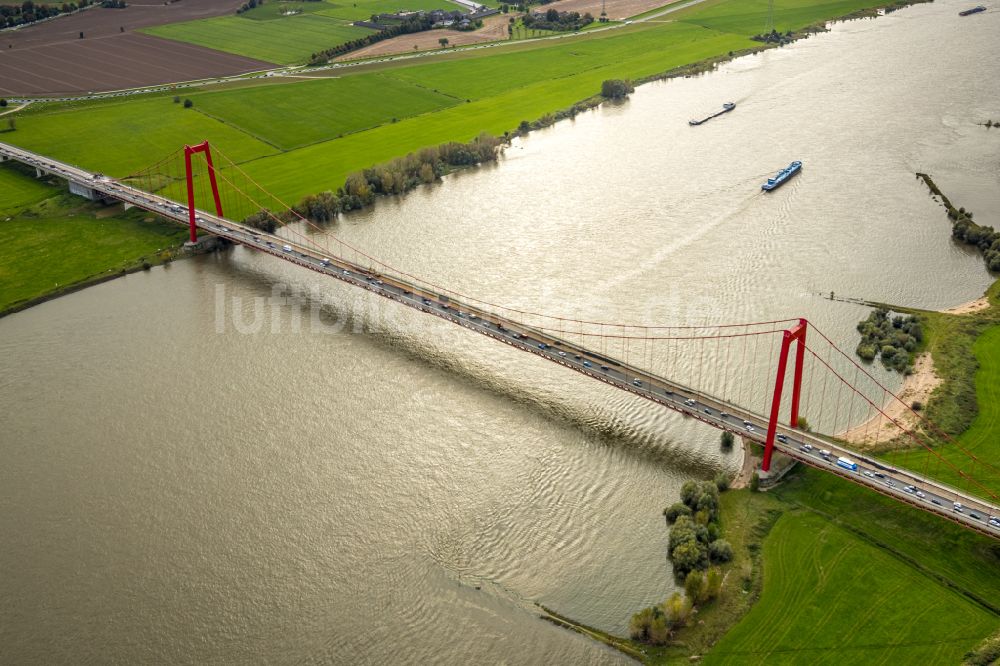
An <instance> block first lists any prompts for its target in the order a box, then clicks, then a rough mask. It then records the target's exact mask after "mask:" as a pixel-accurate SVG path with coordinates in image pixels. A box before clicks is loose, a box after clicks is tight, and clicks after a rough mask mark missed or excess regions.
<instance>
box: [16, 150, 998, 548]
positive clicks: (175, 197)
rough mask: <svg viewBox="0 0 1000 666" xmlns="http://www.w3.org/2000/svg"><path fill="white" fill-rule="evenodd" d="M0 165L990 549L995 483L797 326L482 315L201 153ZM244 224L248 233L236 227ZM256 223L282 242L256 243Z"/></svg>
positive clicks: (845, 357) (827, 344)
mask: <svg viewBox="0 0 1000 666" xmlns="http://www.w3.org/2000/svg"><path fill="white" fill-rule="evenodd" d="M202 155H203V156H204V160H201V159H199V157H200V156H202ZM0 157H2V158H3V159H13V160H17V161H19V162H22V163H24V164H28V165H30V166H33V167H34V168H35V169H36V170H37V171H38V173H39V175H41V174H42V173H48V174H54V175H57V176H59V177H61V178H65V179H66V180H67V181H69V183H70V187H71V190H72V191H74V192H76V193H78V194H82V195H84V196H90V197H91V198H103V199H109V200H118V201H121V202H124V203H125V204H126V205H129V206H136V207H139V208H143V209H145V210H149V211H152V212H154V213H156V214H158V215H160V216H163V217H165V218H168V219H171V220H174V221H176V222H178V223H182V224H186V225H187V226H188V227H189V229H190V233H191V241H192V242H197V241H198V234H199V232H206V233H208V234H211V235H213V236H217V237H221V238H225V239H227V240H229V241H231V242H233V243H239V244H242V245H244V246H246V247H248V248H252V249H254V250H256V251H259V252H265V253H268V254H271V255H273V256H275V257H278V258H280V259H282V260H284V261H287V262H291V263H293V264H296V265H298V266H301V267H303V268H307V269H309V270H312V271H315V272H317V273H320V274H322V275H324V276H327V277H330V278H334V279H337V280H340V281H341V282H344V283H347V284H350V285H353V286H355V287H359V288H362V289H365V290H367V291H369V292H372V293H374V294H377V295H379V296H382V297H384V298H387V299H390V300H392V301H395V302H397V303H399V304H402V305H405V306H408V307H411V308H414V309H416V310H419V311H421V312H423V313H426V314H430V315H433V316H436V317H439V318H441V319H444V320H446V321H449V322H451V323H453V324H457V325H459V326H462V327H464V328H466V329H468V330H471V331H475V332H477V333H480V334H482V335H485V336H488V337H490V338H492V339H494V340H496V341H499V342H503V343H504V344H507V345H509V346H510V347H513V348H515V349H518V350H521V351H525V352H528V353H531V354H535V355H537V356H541V357H542V358H545V359H546V360H549V361H552V362H554V363H557V364H559V365H561V366H563V367H565V368H568V369H570V370H574V371H576V372H578V373H581V374H583V375H585V376H587V377H589V378H591V379H596V380H598V381H601V382H604V383H606V384H609V385H611V386H614V387H615V388H618V389H620V390H623V391H628V392H629V393H632V394H634V395H637V396H639V397H642V398H644V399H646V400H649V401H651V402H654V403H656V404H658V405H662V406H664V407H667V408H669V409H673V410H675V411H678V412H681V413H682V414H684V415H686V416H688V417H691V418H694V419H698V420H699V421H702V422H704V423H707V424H708V425H711V426H713V427H715V428H719V429H721V430H725V431H729V432H732V433H734V434H736V435H739V436H741V437H742V438H743V439H744V441H748V442H751V443H755V444H759V445H761V446H762V447H763V460H762V463H761V472H762V474H763V475H765V476H766V475H768V474H771V473H773V470H772V463H773V462H774V460H775V458H774V456H775V454H776V453H780V454H781V455H783V456H785V457H787V458H789V459H793V460H797V461H800V462H802V463H805V464H807V465H811V466H813V467H817V468H819V469H822V470H824V471H827V472H829V473H832V474H837V475H839V476H842V477H844V478H847V479H849V480H851V481H853V482H854V483H857V484H860V485H863V486H866V487H868V488H871V489H873V490H875V491H876V492H879V493H882V494H883V495H887V496H889V497H891V498H893V499H895V500H898V501H901V502H905V503H908V504H910V505H912V506H915V507H918V508H920V509H922V510H924V511H928V512H930V513H934V514H937V515H940V516H943V517H945V518H947V519H949V520H952V521H954V522H957V523H959V524H961V525H963V526H965V527H967V528H970V529H973V530H976V531H978V532H981V533H983V534H987V535H989V536H992V537H994V538H1000V498H998V497H997V494H996V491H995V490H994V488H997V487H998V485H1000V467H998V466H997V465H995V464H994V463H993V461H989V460H983V459H980V458H979V457H977V456H976V455H975V454H974V453H973V452H972V451H969V450H967V449H965V448H964V447H963V446H962V444H961V443H960V442H959V441H956V440H954V439H952V438H951V437H949V436H948V435H947V434H946V433H945V432H944V431H943V430H941V429H940V428H938V427H937V426H935V425H934V424H933V423H932V422H930V421H929V420H927V419H926V418H924V417H923V416H922V415H921V414H920V413H918V412H916V411H914V410H913V409H911V406H910V405H908V404H906V403H905V402H903V401H902V400H900V398H898V397H897V396H896V395H894V394H893V392H892V391H891V390H889V389H888V388H887V387H886V386H885V384H884V383H883V382H882V381H880V380H879V379H878V378H877V377H875V376H874V374H872V372H870V371H869V370H868V369H866V368H865V367H863V366H862V365H860V364H859V363H857V362H856V361H855V360H854V358H853V357H852V356H851V355H849V354H847V353H845V352H844V351H842V350H841V349H840V348H839V347H837V345H836V344H834V342H833V341H832V340H831V339H830V337H828V336H827V335H825V334H824V333H823V332H822V331H820V330H819V329H818V328H817V327H816V326H815V325H813V324H811V323H810V322H808V321H807V320H806V319H800V318H794V319H786V320H775V321H763V322H751V323H741V324H716V325H700V326H698V325H696V326H691V325H685V326H662V325H655V326H646V325H636V324H623V323H613V322H601V321H587V320H581V319H573V318H567V317H558V316H552V315H547V314H544V313H539V312H532V311H530V310H527V309H523V308H513V307H508V306H503V305H498V304H495V303H489V302H486V301H483V300H480V299H477V298H474V297H472V296H468V295H465V294H462V293H459V292H456V291H454V290H452V289H449V288H446V287H444V286H441V285H437V284H434V283H433V282H431V281H428V280H424V279H421V278H419V277H417V276H415V275H411V274H409V273H407V272H405V271H402V270H399V269H397V268H395V267H393V266H390V265H388V264H387V263H384V262H382V261H380V260H379V259H377V258H375V257H373V256H371V255H370V254H368V253H366V252H365V251H364V250H362V249H361V248H358V247H355V246H353V245H351V244H349V243H346V242H345V241H343V240H341V239H339V238H337V237H334V236H331V235H330V234H328V233H326V232H325V231H324V230H323V229H322V228H320V227H318V226H317V225H316V224H315V223H314V222H312V221H311V220H310V219H308V218H307V217H306V216H305V215H304V214H302V212H303V211H296V210H294V209H291V208H289V207H288V206H286V205H285V204H284V203H282V202H281V201H280V200H278V199H277V198H276V197H274V196H272V195H271V194H269V193H268V192H267V191H266V190H265V189H264V188H263V187H261V186H260V185H259V184H257V183H256V182H254V181H253V180H252V179H251V178H250V177H249V176H248V175H247V174H246V173H245V172H243V171H242V170H241V169H240V168H239V167H238V166H237V165H236V164H235V163H233V162H232V161H230V160H228V159H226V158H225V157H224V156H222V155H219V154H216V157H218V158H220V159H219V160H218V163H216V161H213V155H212V150H211V149H210V147H209V145H208V143H207V142H206V143H202V144H199V145H197V146H193V147H192V146H185V147H184V149H183V150H180V151H177V152H176V153H174V154H172V155H170V156H168V157H167V158H165V159H164V160H161V161H160V162H158V163H157V164H155V165H153V166H152V167H149V168H148V169H145V170H143V171H141V172H139V173H136V174H133V175H131V176H128V177H126V178H123V179H120V180H115V179H112V178H109V177H106V176H103V175H101V174H95V173H91V172H88V171H85V170H83V169H79V168H77V167H75V166H72V165H69V164H65V163H62V162H58V161H56V160H53V159H50V158H47V157H44V156H41V155H37V154H34V153H31V152H29V151H26V150H22V149H20V148H16V147H14V146H9V145H6V144H2V143H0ZM305 212H308V211H305ZM251 215H253V216H255V218H256V219H257V220H258V224H257V225H256V226H250V225H249V224H246V223H243V222H238V221H236V220H246V219H247V218H248V217H250V216H251ZM268 220H271V221H273V222H274V223H275V226H276V227H280V228H279V229H277V231H275V232H270V233H269V232H267V231H263V230H261V229H260V228H258V227H259V226H268V225H267V224H264V225H260V224H259V222H260V221H264V222H265V223H266V222H267V221H268ZM288 222H297V223H299V224H289V225H287V226H282V225H285V224H286V223H288ZM310 230H313V231H315V232H317V233H315V234H312V233H306V232H308V231H310ZM806 416H808V423H807V421H806ZM856 449H858V450H856ZM869 450H880V451H885V450H891V451H892V453H891V455H890V456H889V457H888V458H885V459H880V458H877V457H875V455H874V454H872V453H866V452H865V451H869ZM942 479H944V480H942Z"/></svg>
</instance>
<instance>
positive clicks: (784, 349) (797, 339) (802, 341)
mask: <svg viewBox="0 0 1000 666" xmlns="http://www.w3.org/2000/svg"><path fill="white" fill-rule="evenodd" d="M806 326H807V322H806V320H805V319H799V323H798V324H796V325H795V326H794V327H792V328H791V329H789V330H786V331H785V334H784V335H783V336H782V338H781V355H780V356H779V357H778V374H777V376H776V377H775V378H774V397H773V398H772V399H771V417H770V419H769V420H768V423H767V440H766V441H765V443H764V460H763V462H762V463H761V465H760V468H761V470H762V471H764V472H767V471H769V470H770V469H771V455H772V454H773V453H774V437H775V435H776V433H777V429H778V414H779V412H780V411H781V390H782V388H783V387H784V384H785V370H786V369H787V368H788V352H789V350H790V349H791V346H792V343H793V342H794V343H797V344H796V347H795V374H794V375H793V379H792V413H791V419H790V423H789V425H791V427H793V428H797V427H798V424H799V407H800V403H799V398H800V395H801V393H802V364H803V362H804V361H805V352H806Z"/></svg>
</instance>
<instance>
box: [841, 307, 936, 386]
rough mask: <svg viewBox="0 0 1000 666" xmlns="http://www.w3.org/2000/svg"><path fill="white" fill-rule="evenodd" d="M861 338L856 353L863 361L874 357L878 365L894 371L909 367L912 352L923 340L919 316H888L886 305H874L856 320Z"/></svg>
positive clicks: (903, 370)
mask: <svg viewBox="0 0 1000 666" xmlns="http://www.w3.org/2000/svg"><path fill="white" fill-rule="evenodd" d="M858 332H859V333H860V334H861V341H860V342H859V343H858V348H857V354H858V356H860V357H861V358H862V359H864V360H866V361H873V360H875V358H876V357H878V358H880V359H881V360H882V365H884V366H885V367H887V368H890V369H893V370H897V371H898V372H905V373H909V372H911V371H912V370H913V352H914V351H915V350H916V349H917V347H919V346H920V342H921V341H922V340H923V339H924V332H923V329H922V328H921V326H920V319H919V318H918V317H917V316H915V315H908V316H905V317H904V316H902V315H897V316H895V317H891V316H890V312H889V310H887V309H886V308H877V309H875V310H874V311H872V312H871V314H869V315H868V318H867V319H864V320H862V321H861V322H859V323H858Z"/></svg>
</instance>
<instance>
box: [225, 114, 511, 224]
mask: <svg viewBox="0 0 1000 666" xmlns="http://www.w3.org/2000/svg"><path fill="white" fill-rule="evenodd" d="M503 146H504V140H503V139H500V138H497V137H494V136H492V135H490V134H487V133H486V132H483V133H482V134H480V135H479V136H477V137H476V138H475V139H473V140H472V141H469V142H468V143H458V142H454V141H452V142H449V143H443V144H441V145H439V146H430V147H428V148H423V149H421V150H419V151H417V152H415V153H410V154H408V155H406V156H404V157H397V158H396V159H394V160H390V161H388V162H384V163H382V164H377V165H375V166H373V167H369V168H368V169H364V170H363V171H356V172H354V173H352V174H350V175H349V176H348V177H347V179H346V180H345V181H344V184H343V186H341V187H339V188H338V189H337V191H336V192H330V191H327V192H321V193H319V194H310V195H309V196H306V197H304V198H303V199H302V200H301V201H299V202H298V203H297V204H295V206H293V207H292V210H291V211H284V212H274V211H270V210H267V209H265V210H261V211H258V212H257V213H254V214H253V215H250V216H249V217H247V218H246V219H244V220H243V223H244V224H246V225H248V226H251V227H255V228H257V229H261V230H263V231H267V232H273V231H274V230H275V229H276V228H277V227H278V225H279V224H287V223H289V222H294V221H296V220H297V219H298V216H299V215H301V216H302V217H307V218H309V219H311V220H315V221H317V222H326V221H328V220H331V219H333V218H334V217H336V216H337V215H338V214H339V213H344V212H348V211H352V210H358V209H361V208H364V207H365V206H368V205H370V204H371V203H372V202H373V201H374V200H375V197H376V196H377V195H379V194H403V193H404V192H408V191H409V190H412V189H413V188H415V187H417V186H418V185H422V184H427V183H433V182H434V181H436V180H438V179H440V178H441V176H443V175H445V174H446V173H448V172H450V171H453V170H455V169H458V168H462V167H466V166H473V165H476V164H484V163H487V162H495V161H496V160H497V158H498V157H499V156H500V154H501V153H502V151H503Z"/></svg>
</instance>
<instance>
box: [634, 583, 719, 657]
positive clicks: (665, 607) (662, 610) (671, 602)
mask: <svg viewBox="0 0 1000 666" xmlns="http://www.w3.org/2000/svg"><path fill="white" fill-rule="evenodd" d="M722 581H723V575H722V571H720V570H719V569H718V568H716V567H712V568H711V569H709V570H708V571H707V572H706V573H704V574H703V573H702V572H700V571H692V572H690V573H689V574H688V575H687V577H686V578H685V579H684V594H683V595H682V594H681V593H680V592H674V593H673V594H671V595H670V596H669V597H667V599H666V600H665V601H663V602H661V603H658V604H656V605H655V606H650V607H649V608H643V609H642V610H641V611H639V612H638V613H636V614H635V615H633V616H632V619H631V620H630V621H629V625H628V629H629V635H630V636H631V637H632V638H633V639H634V640H637V641H642V642H644V643H651V644H652V645H666V643H667V641H668V640H669V639H670V636H671V634H672V633H673V631H674V629H677V628H680V627H683V626H685V625H686V624H687V623H688V622H689V621H690V620H691V615H692V613H693V611H694V607H695V604H703V603H706V602H708V601H711V600H712V599H714V598H716V597H718V596H719V593H720V592H721V591H722Z"/></svg>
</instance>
